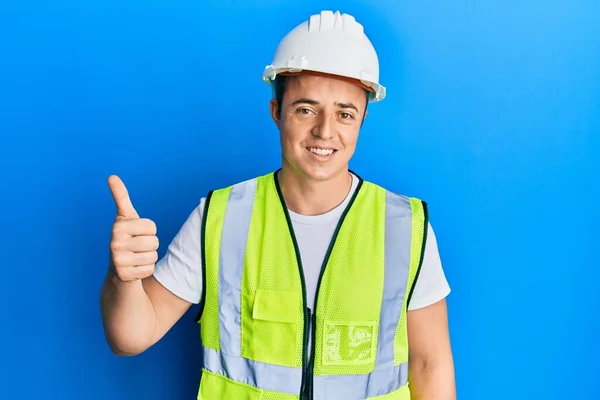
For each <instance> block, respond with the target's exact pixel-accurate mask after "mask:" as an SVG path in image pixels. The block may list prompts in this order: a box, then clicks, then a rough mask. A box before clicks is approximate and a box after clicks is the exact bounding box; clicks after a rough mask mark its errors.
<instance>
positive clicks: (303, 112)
mask: <svg viewBox="0 0 600 400" xmlns="http://www.w3.org/2000/svg"><path fill="white" fill-rule="evenodd" d="M298 112H299V113H300V114H304V115H308V114H311V113H312V110H310V109H308V108H300V109H299V110H298Z"/></svg>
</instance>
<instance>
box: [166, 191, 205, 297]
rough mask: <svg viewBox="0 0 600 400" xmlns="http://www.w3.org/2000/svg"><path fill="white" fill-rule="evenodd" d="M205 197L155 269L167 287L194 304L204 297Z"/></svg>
mask: <svg viewBox="0 0 600 400" xmlns="http://www.w3.org/2000/svg"><path fill="white" fill-rule="evenodd" d="M204 200H205V199H204V198H202V199H201V200H200V204H199V205H198V206H197V207H196V209H194V211H192V213H191V214H190V215H189V216H188V218H187V220H186V221H185V223H184V224H183V225H182V227H181V228H180V229H179V232H178V233H177V235H175V237H174V238H173V240H172V241H171V243H170V244H169V246H168V248H167V251H166V253H165V255H164V256H163V257H162V258H161V259H160V260H159V261H158V262H157V263H156V267H155V270H154V277H155V278H156V280H157V281H158V282H160V283H161V284H162V285H163V286H164V287H165V288H167V289H168V290H169V291H171V292H172V293H173V294H175V295H176V296H178V297H180V298H182V299H184V300H186V301H189V302H190V303H194V304H198V303H199V302H200V298H201V297H202V257H201V254H202V253H201V243H200V228H201V226H202V212H203V211H204Z"/></svg>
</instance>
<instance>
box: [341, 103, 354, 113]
mask: <svg viewBox="0 0 600 400" xmlns="http://www.w3.org/2000/svg"><path fill="white" fill-rule="evenodd" d="M335 105H336V106H338V107H339V108H351V109H353V110H355V111H356V112H358V108H356V106H355V105H354V104H352V103H335Z"/></svg>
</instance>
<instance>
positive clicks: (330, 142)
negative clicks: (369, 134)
mask: <svg viewBox="0 0 600 400" xmlns="http://www.w3.org/2000/svg"><path fill="white" fill-rule="evenodd" d="M287 79H288V82H287V88H286V91H285V94H284V96H283V100H282V104H281V110H280V111H281V112H280V113H278V110H277V102H276V101H275V100H274V99H273V100H272V101H271V115H272V117H273V119H274V120H275V123H276V124H277V126H278V128H279V132H280V140H281V148H282V152H283V162H284V164H287V166H289V167H291V168H292V169H293V170H295V172H296V173H299V174H301V175H303V176H304V177H306V178H308V179H312V180H318V181H325V180H328V179H331V178H333V177H335V176H337V175H338V174H340V173H344V172H345V171H346V170H347V168H348V162H349V160H350V158H351V157H352V155H353V154H354V150H355V148H356V142H357V140H358V132H359V130H360V127H361V124H362V121H363V118H364V116H365V109H366V103H367V98H366V94H365V91H364V89H362V88H360V87H358V86H356V85H353V84H352V83H348V82H344V81H341V80H338V79H332V78H328V77H322V76H313V75H299V76H294V77H289V78H287Z"/></svg>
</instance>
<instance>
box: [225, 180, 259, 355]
mask: <svg viewBox="0 0 600 400" xmlns="http://www.w3.org/2000/svg"><path fill="white" fill-rule="evenodd" d="M256 185H257V180H256V179H253V180H249V181H246V182H242V183H239V184H237V185H235V186H233V187H232V188H231V193H230V195H229V200H228V203H227V208H226V210H225V217H224V220H223V232H222V235H221V247H220V248H221V250H220V259H219V262H220V265H219V333H220V338H221V351H223V353H225V354H228V355H230V356H238V357H239V356H241V353H242V350H241V349H242V344H241V325H240V315H241V310H240V306H241V300H240V298H241V290H242V288H241V286H242V269H243V267H244V256H245V254H246V240H247V238H248V229H249V227H250V220H251V217H252V207H253V204H254V195H255V192H256Z"/></svg>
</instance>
